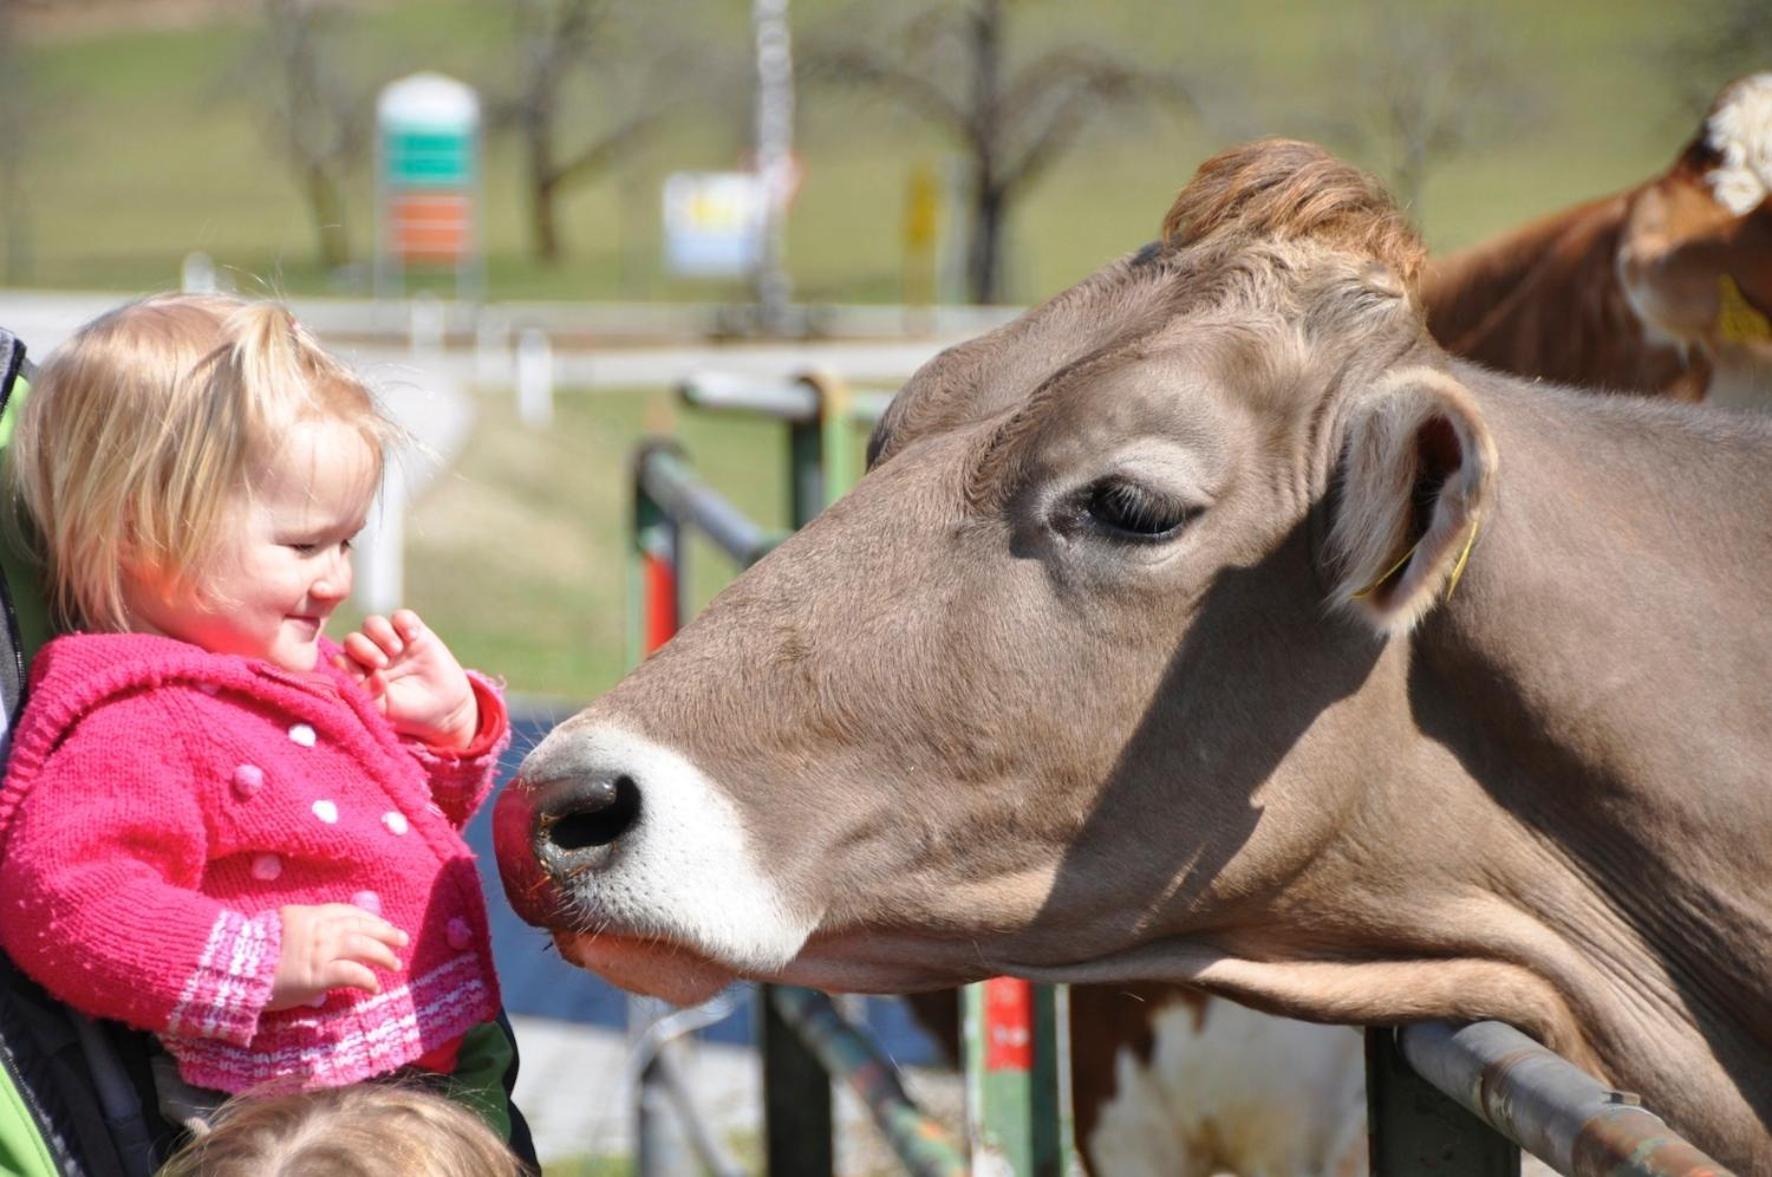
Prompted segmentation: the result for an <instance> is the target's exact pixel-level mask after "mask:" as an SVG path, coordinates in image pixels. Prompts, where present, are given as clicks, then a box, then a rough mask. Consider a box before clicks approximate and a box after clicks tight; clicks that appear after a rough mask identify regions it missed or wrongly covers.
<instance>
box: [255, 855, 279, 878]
mask: <svg viewBox="0 0 1772 1177" xmlns="http://www.w3.org/2000/svg"><path fill="white" fill-rule="evenodd" d="M282 874H283V860H282V859H281V858H278V857H277V856H276V855H275V854H258V855H254V856H253V859H252V877H253V878H255V879H257V880H258V881H259V882H261V883H274V882H276V881H277V879H278V878H280V877H281V876H282Z"/></svg>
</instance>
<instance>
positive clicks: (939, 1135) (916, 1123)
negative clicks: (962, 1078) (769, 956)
mask: <svg viewBox="0 0 1772 1177" xmlns="http://www.w3.org/2000/svg"><path fill="white" fill-rule="evenodd" d="M770 997H771V999H772V1000H773V1002H774V1005H775V1008H776V1010H777V1011H778V1012H779V1013H780V1014H781V1016H782V1017H783V1018H784V1019H785V1020H786V1021H787V1023H788V1025H790V1026H792V1027H793V1028H794V1030H795V1032H797V1033H798V1034H799V1035H800V1038H801V1040H802V1041H803V1042H805V1043H806V1045H807V1046H808V1047H810V1048H811V1050H812V1053H813V1054H814V1055H816V1056H817V1057H818V1061H819V1062H820V1063H821V1064H823V1066H824V1069H825V1070H826V1071H827V1072H829V1073H830V1074H831V1075H833V1076H835V1077H837V1078H840V1079H842V1080H843V1081H844V1082H845V1083H847V1084H848V1085H849V1089H850V1090H851V1091H853V1092H855V1094H856V1096H857V1097H858V1098H859V1099H860V1100H861V1102H862V1104H863V1105H864V1106H866V1108H867V1109H868V1112H869V1114H871V1115H872V1116H873V1117H874V1123H875V1124H877V1125H878V1126H879V1128H880V1132H881V1133H882V1134H883V1135H884V1136H885V1137H886V1139H887V1141H888V1142H889V1143H890V1144H891V1145H892V1151H893V1152H894V1153H895V1154H896V1155H897V1156H898V1159H899V1161H900V1162H901V1163H903V1165H904V1167H905V1172H907V1173H910V1174H912V1175H913V1177H965V1174H966V1173H967V1172H968V1168H969V1167H968V1165H967V1163H966V1151H965V1148H964V1147H963V1146H962V1145H961V1144H960V1142H959V1141H957V1140H955V1139H954V1138H953V1136H952V1135H951V1134H950V1133H949V1132H948V1130H947V1129H946V1128H944V1127H942V1125H941V1123H940V1122H939V1121H937V1120H935V1119H933V1118H932V1117H930V1116H929V1115H928V1114H926V1113H925V1112H923V1111H922V1110H921V1109H920V1108H918V1107H917V1105H916V1104H915V1103H914V1102H913V1101H912V1100H911V1097H910V1096H909V1095H908V1094H906V1092H905V1089H904V1084H903V1083H901V1082H900V1081H899V1078H898V1068H896V1067H894V1066H893V1065H892V1063H891V1062H889V1061H888V1060H887V1059H886V1056H884V1055H883V1054H881V1053H880V1050H879V1048H878V1047H876V1046H875V1045H874V1044H873V1041H872V1040H871V1039H869V1038H868V1037H867V1035H866V1034H864V1033H862V1032H861V1031H860V1030H858V1029H856V1028H855V1027H854V1026H852V1025H851V1024H850V1023H849V1020H848V1019H847V1018H845V1017H844V1016H843V1015H842V1014H841V1013H839V1012H838V1011H837V1007H836V1005H835V1004H833V1003H832V1001H831V999H830V998H829V997H827V996H826V995H825V994H823V993H819V992H817V991H815V990H812V989H800V988H796V987H794V986H787V985H782V986H775V987H773V989H772V991H771V993H770Z"/></svg>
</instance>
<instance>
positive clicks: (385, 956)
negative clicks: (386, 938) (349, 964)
mask: <svg viewBox="0 0 1772 1177" xmlns="http://www.w3.org/2000/svg"><path fill="white" fill-rule="evenodd" d="M339 959H340V960H354V961H356V962H357V963H358V964H368V965H375V966H377V967H378V968H383V969H386V970H387V971H388V972H390V973H397V972H399V971H400V958H399V957H397V956H395V955H394V950H393V949H392V948H389V947H388V946H387V945H386V944H383V943H382V942H381V941H380V940H378V939H376V938H375V937H373V936H370V935H367V934H365V933H363V932H352V933H351V934H350V935H349V936H347V937H345V941H344V943H343V944H342V945H340V952H339Z"/></svg>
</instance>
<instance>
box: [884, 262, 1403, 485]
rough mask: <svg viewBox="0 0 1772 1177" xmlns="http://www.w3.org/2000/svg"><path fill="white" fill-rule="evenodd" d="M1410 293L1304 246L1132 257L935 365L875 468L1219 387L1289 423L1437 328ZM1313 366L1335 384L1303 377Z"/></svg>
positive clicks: (896, 406)
mask: <svg viewBox="0 0 1772 1177" xmlns="http://www.w3.org/2000/svg"><path fill="white" fill-rule="evenodd" d="M1405 295H1406V292H1405V291H1404V290H1403V289H1402V288H1401V287H1399V286H1397V285H1395V283H1394V279H1391V278H1389V277H1387V276H1384V275H1383V274H1382V273H1377V274H1376V276H1375V271H1374V270H1373V268H1372V266H1371V264H1370V261H1369V260H1368V259H1362V258H1357V257H1353V256H1350V255H1348V254H1346V253H1344V252H1342V251H1339V250H1332V249H1331V250H1324V249H1320V248H1314V247H1312V246H1310V245H1308V244H1305V243H1290V244H1287V245H1284V246H1273V247H1264V248H1261V249H1257V250H1248V251H1244V252H1241V253H1238V254H1235V255H1232V256H1226V255H1222V254H1213V253H1211V252H1210V251H1200V252H1198V253H1196V254H1195V255H1194V256H1188V255H1170V256H1168V257H1165V258H1162V259H1159V260H1155V261H1151V260H1146V259H1145V255H1139V256H1138V257H1136V258H1132V259H1126V260H1124V261H1122V262H1119V263H1116V265H1114V266H1112V267H1109V268H1108V269H1106V270H1104V271H1102V272H1101V273H1099V274H1097V275H1095V276H1094V277H1093V278H1091V279H1090V280H1089V281H1087V282H1085V283H1083V284H1081V285H1079V286H1077V287H1073V288H1072V289H1071V290H1069V291H1066V292H1065V293H1064V294H1063V295H1060V296H1059V297H1058V298H1056V299H1054V300H1052V301H1051V302H1049V303H1047V304H1045V305H1043V306H1041V307H1039V308H1036V309H1035V310H1033V311H1030V312H1029V313H1028V314H1027V315H1025V316H1023V317H1022V318H1021V319H1019V320H1017V321H1016V322H1014V323H1011V324H1008V325H1007V326H1005V327H1002V328H999V329H998V330H997V331H994V332H991V333H990V334H987V335H984V336H980V337H979V338H978V339H975V340H970V341H968V342H966V343H964V344H961V345H958V346H956V347H953V348H950V349H949V350H948V351H946V352H944V353H942V354H941V355H940V356H938V357H936V358H935V359H933V360H931V361H930V362H929V363H928V364H926V365H925V366H924V367H923V368H922V369H921V370H919V371H918V372H917V373H916V375H914V376H913V377H912V378H911V380H910V381H909V382H908V383H907V384H906V385H905V387H904V389H903V390H901V391H900V393H899V394H898V396H897V397H896V398H895V399H894V402H893V404H892V407H891V409H890V411H889V412H888V413H887V415H886V417H885V418H884V419H883V420H882V421H881V423H880V426H879V428H877V429H876V430H875V434H874V438H873V441H872V444H871V445H870V453H869V458H870V463H873V464H877V463H878V462H880V461H884V460H885V459H887V458H889V457H891V456H892V455H893V454H895V453H898V452H900V451H902V450H903V449H905V448H906V447H908V446H910V445H911V444H913V443H915V442H917V441H919V440H922V439H924V438H928V437H931V436H935V435H937V434H942V433H948V432H952V431H955V430H959V429H965V428H968V427H971V426H974V425H978V424H980V423H983V422H986V421H992V420H999V421H1000V420H1003V419H1005V418H1009V419H1011V421H1012V422H1013V423H1014V424H1015V425H1017V426H1021V425H1026V426H1032V425H1033V424H1034V420H1033V419H1035V418H1045V419H1055V420H1059V421H1061V422H1064V421H1069V422H1072V423H1075V422H1077V421H1079V420H1081V419H1082V418H1081V417H1080V416H1079V415H1080V414H1086V415H1088V419H1090V420H1100V419H1102V417H1103V416H1104V415H1110V414H1112V413H1113V409H1114V408H1115V407H1117V406H1121V405H1126V404H1132V403H1136V402H1141V401H1142V402H1147V403H1148V402H1149V401H1150V400H1151V399H1152V398H1153V397H1155V398H1158V399H1160V400H1164V401H1167V402H1173V401H1175V400H1176V399H1177V398H1180V399H1186V398H1187V397H1189V396H1190V395H1193V394H1197V393H1198V392H1200V391H1202V390H1203V389H1206V388H1213V389H1216V390H1219V391H1222V392H1225V393H1227V394H1229V395H1232V396H1233V397H1234V398H1235V399H1239V400H1241V401H1243V402H1245V403H1246V404H1247V405H1248V406H1249V407H1251V408H1253V409H1255V410H1256V411H1258V412H1262V413H1265V414H1267V415H1269V416H1272V417H1273V418H1274V421H1275V424H1276V425H1278V426H1280V427H1281V428H1284V425H1285V422H1286V421H1289V420H1291V419H1292V418H1295V417H1298V416H1300V415H1301V414H1302V415H1306V416H1308V415H1310V414H1312V413H1314V411H1315V401H1316V400H1317V399H1319V398H1320V396H1321V394H1323V393H1324V392H1327V391H1329V390H1330V389H1332V388H1333V387H1334V386H1335V384H1336V383H1337V381H1336V379H1335V378H1334V374H1336V373H1341V374H1345V373H1346V372H1347V371H1348V370H1349V369H1350V366H1352V367H1361V368H1364V367H1371V366H1374V365H1377V366H1383V365H1385V364H1387V363H1389V362H1391V361H1393V360H1395V359H1396V358H1397V357H1398V356H1400V355H1402V354H1404V353H1405V352H1406V351H1410V350H1413V349H1416V348H1418V347H1419V345H1421V344H1422V343H1423V342H1424V341H1425V340H1426V339H1427V338H1428V336H1427V333H1426V326H1425V323H1423V321H1422V319H1421V314H1420V311H1419V308H1418V307H1417V306H1416V305H1415V304H1414V302H1412V301H1411V300H1410V299H1409V298H1408V297H1406V296H1405ZM1313 371H1316V372H1320V373H1323V374H1324V379H1322V380H1315V379H1308V378H1307V379H1304V380H1300V379H1299V377H1300V376H1301V375H1306V376H1308V374H1309V373H1310V372H1313ZM1301 391H1304V392H1305V395H1303V396H1300V393H1301ZM1017 432H1020V433H1023V434H1026V433H1031V432H1032V430H1031V428H1029V429H1018V430H1017Z"/></svg>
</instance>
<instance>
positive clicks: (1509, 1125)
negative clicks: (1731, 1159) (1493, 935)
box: [1396, 1022, 1728, 1177]
mask: <svg viewBox="0 0 1772 1177" xmlns="http://www.w3.org/2000/svg"><path fill="white" fill-rule="evenodd" d="M1396 1033H1397V1038H1398V1040H1399V1043H1400V1047H1401V1050H1402V1054H1403V1057H1404V1058H1405V1059H1406V1060H1407V1061H1408V1063H1409V1065H1410V1066H1411V1067H1413V1068H1414V1069H1415V1071H1416V1072H1417V1073H1419V1074H1420V1075H1421V1076H1422V1078H1424V1079H1426V1080H1427V1081H1428V1082H1429V1083H1431V1084H1433V1086H1434V1087H1436V1088H1438V1089H1439V1090H1440V1091H1442V1092H1444V1093H1445V1094H1446V1095H1448V1096H1450V1097H1451V1098H1452V1099H1454V1100H1456V1101H1457V1102H1458V1104H1459V1105H1460V1106H1462V1107H1463V1108H1465V1109H1467V1110H1469V1111H1470V1112H1471V1113H1472V1114H1473V1115H1475V1116H1477V1117H1478V1118H1479V1119H1481V1120H1482V1121H1483V1123H1485V1124H1487V1125H1488V1126H1489V1127H1491V1128H1493V1129H1494V1130H1495V1131H1497V1132H1499V1133H1501V1134H1502V1135H1504V1136H1506V1137H1507V1138H1508V1139H1509V1140H1512V1141H1514V1142H1515V1143H1517V1144H1519V1145H1521V1146H1522V1147H1524V1148H1525V1149H1526V1150H1527V1151H1528V1152H1530V1153H1532V1155H1534V1156H1536V1157H1538V1158H1539V1159H1540V1160H1542V1161H1544V1162H1545V1163H1546V1164H1548V1165H1550V1166H1551V1167H1552V1168H1554V1169H1556V1170H1557V1171H1558V1172H1559V1173H1568V1174H1572V1175H1574V1177H1709V1175H1712V1174H1722V1173H1727V1172H1728V1170H1727V1169H1725V1168H1724V1167H1723V1166H1722V1165H1720V1164H1718V1163H1717V1162H1716V1161H1715V1160H1713V1159H1711V1158H1710V1157H1708V1156H1706V1155H1705V1154H1704V1153H1702V1152H1700V1151H1699V1150H1698V1149H1696V1148H1694V1147H1693V1146H1692V1145H1690V1144H1688V1143H1687V1142H1686V1141H1685V1140H1682V1139H1681V1138H1680V1137H1678V1136H1676V1135H1674V1133H1673V1132H1672V1130H1671V1129H1669V1128H1668V1126H1667V1125H1666V1124H1665V1123H1664V1122H1663V1121H1662V1119H1661V1117H1659V1116H1657V1115H1655V1114H1654V1113H1652V1112H1650V1111H1648V1110H1647V1109H1645V1108H1644V1107H1642V1106H1641V1104H1640V1102H1639V1101H1638V1099H1637V1097H1636V1096H1634V1095H1632V1094H1630V1093H1629V1092H1622V1091H1613V1090H1611V1089H1610V1088H1607V1087H1606V1086H1605V1085H1604V1084H1602V1083H1600V1082H1599V1081H1598V1080H1597V1079H1595V1078H1593V1076H1591V1075H1589V1074H1588V1073H1587V1072H1585V1071H1583V1070H1581V1069H1580V1068H1578V1067H1576V1066H1575V1064H1573V1063H1571V1062H1569V1061H1568V1060H1567V1059H1565V1058H1563V1057H1562V1056H1561V1055H1559V1054H1555V1053H1553V1052H1552V1051H1549V1050H1547V1049H1545V1048H1544V1047H1543V1046H1540V1045H1539V1044H1538V1043H1536V1042H1534V1041H1532V1039H1530V1038H1528V1037H1526V1035H1524V1034H1522V1033H1520V1032H1519V1031H1518V1030H1516V1029H1514V1028H1513V1027H1512V1026H1507V1025H1503V1024H1502V1023H1500V1022H1475V1023H1472V1024H1471V1025H1468V1026H1463V1027H1454V1026H1452V1025H1449V1024H1447V1023H1445V1022H1425V1023H1421V1024H1419V1025H1413V1026H1407V1027H1404V1028H1403V1029H1402V1030H1400V1031H1397V1032H1396Z"/></svg>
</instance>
